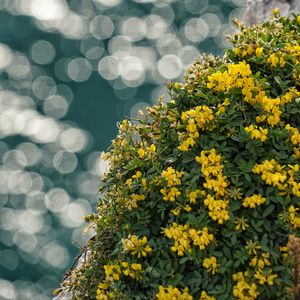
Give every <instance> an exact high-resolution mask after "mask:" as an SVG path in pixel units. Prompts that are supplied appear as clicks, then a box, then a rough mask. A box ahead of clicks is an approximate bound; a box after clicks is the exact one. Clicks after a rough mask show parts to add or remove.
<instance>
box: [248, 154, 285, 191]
mask: <svg viewBox="0 0 300 300" xmlns="http://www.w3.org/2000/svg"><path fill="white" fill-rule="evenodd" d="M284 167H285V166H281V165H280V164H279V163H278V162H276V161H275V159H271V160H265V161H263V162H262V163H261V164H255V166H254V167H253V168H252V172H253V173H254V174H261V178H262V180H264V181H265V182H266V183H267V184H269V185H273V186H275V187H277V188H279V189H280V190H284V189H285V188H286V185H284V184H283V183H284V182H285V181H286V179H287V174H286V171H285V170H284Z"/></svg>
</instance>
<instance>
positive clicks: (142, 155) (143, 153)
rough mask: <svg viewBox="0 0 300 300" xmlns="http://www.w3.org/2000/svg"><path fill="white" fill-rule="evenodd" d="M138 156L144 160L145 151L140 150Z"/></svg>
mask: <svg viewBox="0 0 300 300" xmlns="http://www.w3.org/2000/svg"><path fill="white" fill-rule="evenodd" d="M138 155H139V157H140V158H144V157H145V150H144V149H142V148H139V150H138Z"/></svg>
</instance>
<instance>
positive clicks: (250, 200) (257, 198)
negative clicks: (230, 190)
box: [243, 195, 266, 208]
mask: <svg viewBox="0 0 300 300" xmlns="http://www.w3.org/2000/svg"><path fill="white" fill-rule="evenodd" d="M265 202H266V198H264V197H263V196H262V195H252V196H247V197H245V198H244V199H243V206H244V207H250V208H255V207H256V206H259V205H262V204H263V203H265Z"/></svg>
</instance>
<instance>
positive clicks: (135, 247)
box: [121, 235, 152, 258]
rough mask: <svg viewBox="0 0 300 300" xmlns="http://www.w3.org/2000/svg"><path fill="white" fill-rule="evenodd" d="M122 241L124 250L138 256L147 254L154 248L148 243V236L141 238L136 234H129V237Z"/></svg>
mask: <svg viewBox="0 0 300 300" xmlns="http://www.w3.org/2000/svg"><path fill="white" fill-rule="evenodd" d="M121 242H122V245H123V249H124V251H128V252H130V253H131V254H132V255H133V256H137V257H138V258H140V257H142V256H147V255H148V253H149V252H151V251H152V248H151V247H150V246H149V245H147V243H148V239H147V237H146V236H143V237H142V238H140V239H139V238H138V237H137V236H136V235H129V236H128V238H127V239H122V240H121Z"/></svg>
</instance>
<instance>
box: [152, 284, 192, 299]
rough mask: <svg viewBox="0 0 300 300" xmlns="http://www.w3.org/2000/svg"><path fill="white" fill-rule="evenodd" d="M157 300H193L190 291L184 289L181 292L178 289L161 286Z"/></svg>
mask: <svg viewBox="0 0 300 300" xmlns="http://www.w3.org/2000/svg"><path fill="white" fill-rule="evenodd" d="M156 299H157V300H193V297H192V296H191V295H190V294H189V289H188V288H184V289H183V290H179V289H178V288H176V287H173V286H171V285H169V286H168V287H164V286H161V285H160V286H159V290H158V293H157V294H156Z"/></svg>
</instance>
